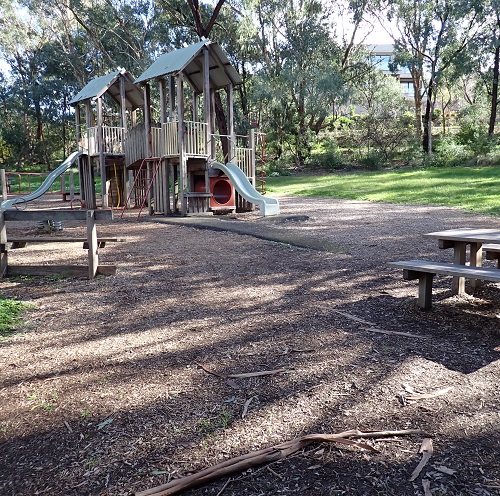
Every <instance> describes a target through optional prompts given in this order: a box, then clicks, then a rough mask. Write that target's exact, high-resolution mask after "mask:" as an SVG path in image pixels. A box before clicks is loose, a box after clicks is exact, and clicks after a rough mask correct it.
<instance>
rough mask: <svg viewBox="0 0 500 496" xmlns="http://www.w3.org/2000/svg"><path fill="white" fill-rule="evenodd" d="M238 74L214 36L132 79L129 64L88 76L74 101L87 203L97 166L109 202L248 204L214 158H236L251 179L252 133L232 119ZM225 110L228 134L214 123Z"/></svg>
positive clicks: (184, 210)
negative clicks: (239, 129) (240, 133)
mask: <svg viewBox="0 0 500 496" xmlns="http://www.w3.org/2000/svg"><path fill="white" fill-rule="evenodd" d="M241 82H242V80H241V77H240V76H239V74H238V72H237V71H236V70H235V68H234V67H233V66H232V65H231V64H230V62H229V60H228V58H227V56H226V55H225V53H224V52H223V50H222V49H221V48H220V47H219V45H217V44H216V43H213V42H210V41H208V40H204V41H200V42H199V43H196V44H194V45H190V46H187V47H184V48H181V49H179V50H174V51H171V52H168V53H165V54H163V55H162V56H160V57H159V58H158V59H157V60H156V61H155V62H154V63H153V64H152V65H151V66H150V67H149V68H148V69H147V70H146V71H145V72H144V73H143V74H141V75H140V76H139V77H138V78H137V79H136V80H135V81H133V80H132V78H131V76H130V74H129V73H127V72H126V71H125V70H120V71H117V72H115V73H112V74H108V75H107V76H103V77H100V78H97V79H95V80H93V81H91V82H90V83H89V84H88V85H87V86H86V87H85V88H83V89H82V91H81V92H80V93H79V94H78V95H76V96H75V98H73V100H72V101H71V104H72V105H74V106H75V110H76V112H75V115H76V126H77V138H78V143H79V151H81V152H82V156H81V158H80V174H81V176H80V177H81V184H82V186H81V188H82V191H81V195H82V196H81V198H82V201H83V202H84V203H85V206H86V207H87V208H95V206H96V203H97V200H98V199H99V195H96V194H95V187H94V184H95V182H94V171H97V172H98V173H99V174H100V176H101V178H102V192H101V194H100V203H101V206H103V207H107V206H114V207H118V206H119V207H123V208H132V207H134V206H135V207H139V208H140V209H141V210H142V209H143V208H147V209H148V212H149V213H150V214H153V213H154V214H163V215H171V214H181V215H187V214H188V213H204V212H217V211H219V210H235V209H239V210H250V209H251V208H252V204H250V203H248V202H246V201H245V200H244V199H243V198H242V197H239V195H238V194H237V193H236V192H235V190H234V187H233V185H232V184H231V182H230V181H229V180H228V179H227V178H226V177H225V176H224V175H223V174H222V173H221V172H220V171H219V170H215V169H212V168H211V167H210V164H211V162H212V161H213V160H219V161H220V162H222V163H226V162H229V161H231V162H233V163H234V164H236V165H238V167H239V168H241V170H242V171H243V172H244V174H245V175H246V177H247V178H248V179H249V181H250V182H251V184H252V185H255V153H254V148H255V147H254V133H253V132H252V133H250V136H246V137H237V136H236V135H235V129H234V110H233V92H234V87H235V86H236V85H238V84H241ZM82 108H84V109H85V123H82V120H83V119H82V115H81V114H82ZM139 109H142V112H140V115H137V114H138V112H137V111H138V110H139ZM217 114H218V117H219V119H217ZM221 114H224V117H223V119H225V122H226V124H227V126H226V127H227V131H226V130H225V131H224V134H222V133H221V132H220V131H219V132H216V129H218V130H220V129H221V126H220V125H219V126H217V124H218V123H220V116H221ZM221 144H223V145H224V146H221ZM96 197H97V199H96Z"/></svg>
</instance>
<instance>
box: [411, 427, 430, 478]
mask: <svg viewBox="0 0 500 496" xmlns="http://www.w3.org/2000/svg"><path fill="white" fill-rule="evenodd" d="M419 453H422V459H421V460H420V462H419V464H418V465H417V466H416V467H415V470H414V471H413V472H412V474H411V477H410V482H413V481H414V480H415V479H416V478H417V477H418V476H419V475H420V472H422V469H423V468H424V467H425V465H426V464H427V462H428V461H429V459H430V457H431V456H432V454H433V453H434V449H433V447H432V439H430V438H428V437H426V438H425V439H423V440H422V445H421V446H420V450H419Z"/></svg>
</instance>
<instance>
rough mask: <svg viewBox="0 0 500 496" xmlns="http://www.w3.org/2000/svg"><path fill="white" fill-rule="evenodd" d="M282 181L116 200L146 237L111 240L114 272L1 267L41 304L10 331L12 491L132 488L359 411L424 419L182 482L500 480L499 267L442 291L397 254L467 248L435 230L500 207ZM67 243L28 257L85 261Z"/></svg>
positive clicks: (499, 489)
mask: <svg viewBox="0 0 500 496" xmlns="http://www.w3.org/2000/svg"><path fill="white" fill-rule="evenodd" d="M280 202H281V206H282V214H281V215H280V216H278V217H269V218H260V217H258V215H257V214H256V213H254V212H253V213H246V214H237V215H229V216H225V217H219V216H218V217H214V218H196V219H194V218H188V219H173V220H172V219H165V218H163V217H160V216H154V217H144V216H141V218H140V219H139V221H138V220H137V219H136V217H137V213H136V212H135V213H134V212H128V213H127V214H126V215H125V216H124V218H123V219H120V218H119V215H115V220H114V221H112V222H109V223H105V224H103V225H99V227H98V232H99V235H101V236H109V237H125V238H126V239H127V241H126V242H124V243H115V244H108V245H107V246H106V247H105V248H104V249H102V250H101V251H100V257H101V261H102V262H103V263H110V264H111V263H112V264H116V265H117V267H118V270H117V274H116V275H115V276H109V277H98V278H97V279H95V280H90V281H89V280H86V279H77V278H64V277H50V278H49V277H45V278H39V277H18V278H7V279H3V280H1V281H0V292H1V293H2V294H3V295H5V296H8V297H16V298H18V299H20V300H22V301H24V302H27V303H30V304H31V305H32V306H33V307H32V309H31V310H29V311H28V313H27V315H26V321H25V324H24V325H22V326H20V327H19V329H18V331H17V333H16V334H14V335H13V336H11V337H9V338H7V339H4V340H2V341H1V342H0V377H1V391H0V442H1V445H0V494H2V495H38V494H49V495H75V496H76V495H102V496H104V495H109V496H111V495H113V496H116V495H129V494H134V493H135V492H141V491H145V490H147V489H149V488H153V487H155V486H160V485H162V484H165V483H168V482H170V481H172V480H174V479H176V478H180V477H183V476H186V475H188V474H193V473H195V472H197V471H200V470H203V469H206V468H207V467H210V466H212V465H216V464H218V463H220V462H223V461H225V460H228V459H231V458H233V457H236V456H239V455H244V454H246V453H249V452H252V451H256V450H261V449H265V448H268V447H271V446H275V445H280V444H281V443H285V442H287V441H290V440H292V439H295V438H300V437H301V436H305V435H308V434H335V433H339V432H342V431H346V430H350V429H357V430H359V431H363V432H369V431H387V430H390V431H394V430H417V431H422V434H413V435H408V436H404V435H401V436H388V437H385V438H384V437H382V438H373V439H370V438H365V439H361V440H360V441H362V442H363V443H368V444H369V445H370V446H371V447H372V448H375V449H376V450H377V451H373V450H363V449H360V448H359V447H356V446H350V445H343V444H336V443H325V442H319V443H313V444H309V445H307V446H306V447H303V448H302V449H299V450H298V451H297V452H295V453H292V454H290V456H287V457H284V458H281V459H277V460H275V461H272V462H271V463H267V464H264V465H258V466H255V467H250V468H248V469H245V470H243V471H239V472H237V473H234V474H231V475H229V476H225V477H223V478H220V479H217V480H215V481H213V482H210V483H207V484H203V485H201V486H199V487H197V488H194V489H187V490H185V491H184V492H183V493H182V494H185V495H190V496H195V495H196V496H201V495H214V496H215V495H217V496H220V495H224V496H240V495H252V496H257V495H259V496H260V495H292V494H294V495H297V494H298V495H314V496H320V495H321V496H327V495H328V496H330V495H384V496H390V495H401V496H403V495H424V496H429V495H433V496H438V495H451V496H460V495H464V496H466V495H467V496H469V495H473V496H491V495H499V494H500V432H499V431H500V397H499V378H500V303H499V301H500V285H498V284H492V283H485V284H484V285H483V286H482V287H481V288H479V289H476V290H475V292H474V294H470V295H467V296H463V297H456V296H452V295H451V292H450V287H451V285H450V279H449V278H446V277H437V278H436V281H435V290H434V294H433V309H432V311H429V312H423V311H420V310H419V309H418V308H417V306H416V300H415V296H416V291H417V282H416V281H404V280H403V278H402V274H401V271H398V270H395V269H392V268H389V267H387V265H386V262H388V261H394V260H405V259H411V258H424V259H430V260H443V261H451V258H452V254H451V252H450V251H449V250H439V249H438V248H437V243H436V241H435V240H433V239H430V238H425V237H423V236H422V234H424V233H426V232H431V231H437V230H443V229H451V228H458V227H485V228H492V227H496V228H498V223H499V220H498V219H497V218H493V217H486V216H478V215H471V214H468V213H465V212H463V211H461V210H458V209H450V208H442V207H428V206H402V205H393V204H381V203H370V202H360V201H339V200H326V199H310V198H302V199H299V198H281V199H280ZM8 229H9V233H11V232H12V233H16V232H17V233H18V234H20V233H24V234H26V226H21V225H19V226H16V225H14V226H9V228H8ZM29 229H32V230H33V231H36V229H37V228H36V226H32V227H31V228H28V230H29ZM79 230H81V227H79V226H77V225H75V226H73V225H70V224H68V225H65V226H64V233H65V235H66V236H71V235H76V234H78V233H79ZM48 248H49V247H48V246H47V245H32V246H28V247H26V248H23V249H19V250H12V251H11V252H9V257H10V261H11V262H12V263H17V264H29V263H33V264H40V263H44V262H46V263H82V264H85V262H86V260H85V256H86V252H85V251H84V250H82V247H81V246H79V245H78V246H77V245H76V244H71V245H70V244H64V243H60V244H57V245H56V248H55V249H50V250H48ZM486 264H492V262H486ZM491 266H493V265H491ZM257 372H273V373H267V374H264V373H263V374H260V375H259V374H256V373H257ZM242 374H243V375H242ZM245 374H246V375H245ZM424 433H425V434H424ZM424 439H431V441H426V442H424V445H425V443H431V444H432V450H431V451H432V453H429V451H428V450H427V451H426V450H423V453H419V450H420V449H421V447H422V442H423V440H424ZM427 445H428V444H427ZM426 453H427V456H428V459H427V460H426V463H425V465H423V466H422V467H420V472H419V473H418V474H417V475H416V476H412V474H413V475H414V474H415V472H414V471H415V469H416V468H417V466H418V465H419V462H421V461H422V459H423V457H424V455H425V454H426ZM410 479H413V480H410Z"/></svg>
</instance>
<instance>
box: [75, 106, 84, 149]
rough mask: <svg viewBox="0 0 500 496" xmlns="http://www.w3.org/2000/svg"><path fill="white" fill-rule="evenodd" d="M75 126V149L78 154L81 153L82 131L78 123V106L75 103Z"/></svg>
mask: <svg viewBox="0 0 500 496" xmlns="http://www.w3.org/2000/svg"><path fill="white" fill-rule="evenodd" d="M75 126H76V148H77V150H78V151H79V152H83V146H81V144H80V143H81V140H82V129H81V122H80V105H79V104H78V103H77V104H76V105H75Z"/></svg>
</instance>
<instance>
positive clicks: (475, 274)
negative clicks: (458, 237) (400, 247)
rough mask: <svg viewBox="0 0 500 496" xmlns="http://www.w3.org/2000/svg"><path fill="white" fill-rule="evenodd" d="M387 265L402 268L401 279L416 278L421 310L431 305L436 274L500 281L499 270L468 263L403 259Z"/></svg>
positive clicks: (427, 308)
mask: <svg viewBox="0 0 500 496" xmlns="http://www.w3.org/2000/svg"><path fill="white" fill-rule="evenodd" d="M495 246H498V245H495ZM499 248H500V246H499ZM388 265H389V266H391V267H396V268H398V269H403V279H405V280H415V279H418V281H419V286H418V303H417V304H418V306H419V307H420V308H422V309H423V310H429V309H430V308H431V307H432V281H433V278H434V276H435V275H437V274H441V275H446V276H458V277H466V278H469V279H480V280H484V281H492V282H500V270H498V269H494V268H489V267H470V266H468V265H460V264H454V263H447V262H432V261H428V260H403V261H400V262H389V263H388Z"/></svg>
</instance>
